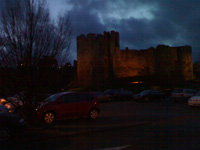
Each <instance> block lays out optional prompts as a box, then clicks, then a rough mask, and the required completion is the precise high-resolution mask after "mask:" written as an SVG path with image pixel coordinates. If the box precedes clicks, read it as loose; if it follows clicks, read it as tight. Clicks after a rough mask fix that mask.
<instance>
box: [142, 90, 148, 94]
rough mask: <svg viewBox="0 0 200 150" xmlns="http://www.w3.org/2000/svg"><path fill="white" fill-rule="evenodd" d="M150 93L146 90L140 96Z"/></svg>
mask: <svg viewBox="0 0 200 150" xmlns="http://www.w3.org/2000/svg"><path fill="white" fill-rule="evenodd" d="M149 92H151V91H150V90H145V91H142V92H141V93H140V94H148V93H149Z"/></svg>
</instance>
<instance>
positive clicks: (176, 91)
mask: <svg viewBox="0 0 200 150" xmlns="http://www.w3.org/2000/svg"><path fill="white" fill-rule="evenodd" d="M172 93H183V89H176V90H173V92H172Z"/></svg>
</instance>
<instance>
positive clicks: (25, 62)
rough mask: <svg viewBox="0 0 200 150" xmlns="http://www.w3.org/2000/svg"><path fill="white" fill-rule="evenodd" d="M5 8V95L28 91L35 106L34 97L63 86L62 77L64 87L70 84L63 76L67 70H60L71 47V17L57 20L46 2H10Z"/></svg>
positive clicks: (1, 36) (0, 61) (1, 23)
mask: <svg viewBox="0 0 200 150" xmlns="http://www.w3.org/2000/svg"><path fill="white" fill-rule="evenodd" d="M3 8H4V9H3V10H2V11H1V20H0V72H1V73H0V84H1V85H0V87H1V89H2V90H3V91H2V94H4V93H9V92H10V93H11V92H13V91H15V90H16V92H17V91H20V90H21V91H24V92H25V96H26V102H27V103H32V101H31V99H32V97H34V96H35V95H37V94H39V95H40V94H41V93H42V92H43V90H44V91H45V90H46V91H48V90H49V91H51V90H53V89H54V88H55V89H56V87H60V86H62V85H61V81H59V80H60V79H61V77H62V80H63V82H62V83H63V85H64V84H67V82H70V81H69V79H68V78H67V77H66V81H65V77H64V76H63V75H62V73H60V72H62V71H63V73H64V74H66V71H64V70H62V69H61V68H60V69H59V66H60V65H61V66H62V65H63V62H64V61H65V60H66V58H67V57H68V55H69V50H70V45H71V38H72V29H71V24H70V18H69V16H68V15H67V14H63V15H60V16H59V17H58V18H57V20H54V21H53V20H52V19H51V17H50V14H49V9H48V7H47V3H46V1H45V0H15V1H13V0H6V2H5V4H4V7H3ZM68 69H69V68H68ZM66 76H67V75H66ZM59 78H60V79H59ZM47 87H48V88H47ZM6 89H8V91H6ZM35 93H37V94H35Z"/></svg>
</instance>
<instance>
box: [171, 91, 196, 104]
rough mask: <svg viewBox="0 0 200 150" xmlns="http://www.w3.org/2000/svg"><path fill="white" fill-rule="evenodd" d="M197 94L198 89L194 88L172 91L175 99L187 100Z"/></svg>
mask: <svg viewBox="0 0 200 150" xmlns="http://www.w3.org/2000/svg"><path fill="white" fill-rule="evenodd" d="M195 94H196V90H193V89H175V90H173V91H172V93H171V98H172V99H173V100H174V101H180V100H181V101H183V100H185V101H187V100H188V99H189V98H190V97H192V96H194V95H195Z"/></svg>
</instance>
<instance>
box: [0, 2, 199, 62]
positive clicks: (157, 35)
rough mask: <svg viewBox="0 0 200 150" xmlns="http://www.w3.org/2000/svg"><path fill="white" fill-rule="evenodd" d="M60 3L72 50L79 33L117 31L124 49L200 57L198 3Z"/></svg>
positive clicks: (195, 58)
mask: <svg viewBox="0 0 200 150" xmlns="http://www.w3.org/2000/svg"><path fill="white" fill-rule="evenodd" d="M3 1H4V0H0V3H1V4H2V2H3ZM51 1H52V2H53V0H51ZM58 1H60V3H62V2H64V1H65V5H66V6H70V9H68V13H69V14H70V16H71V20H72V27H73V33H74V42H73V49H76V44H75V43H76V42H75V40H76V36H78V35H80V34H88V33H102V34H103V31H111V30H116V31H118V32H119V33H120V45H121V48H125V47H126V46H128V47H130V48H133V49H146V48H149V47H152V46H153V47H156V46H157V45H158V44H166V45H170V46H184V45H191V46H192V49H193V58H194V60H197V58H198V57H197V56H200V53H199V48H200V44H199V40H200V36H199V33H200V28H199V27H200V13H199V7H200V1H199V0H159V1H158V0H151V1H150V0H84V1H83V0H58ZM0 9H1V5H0ZM73 56H75V55H73Z"/></svg>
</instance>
